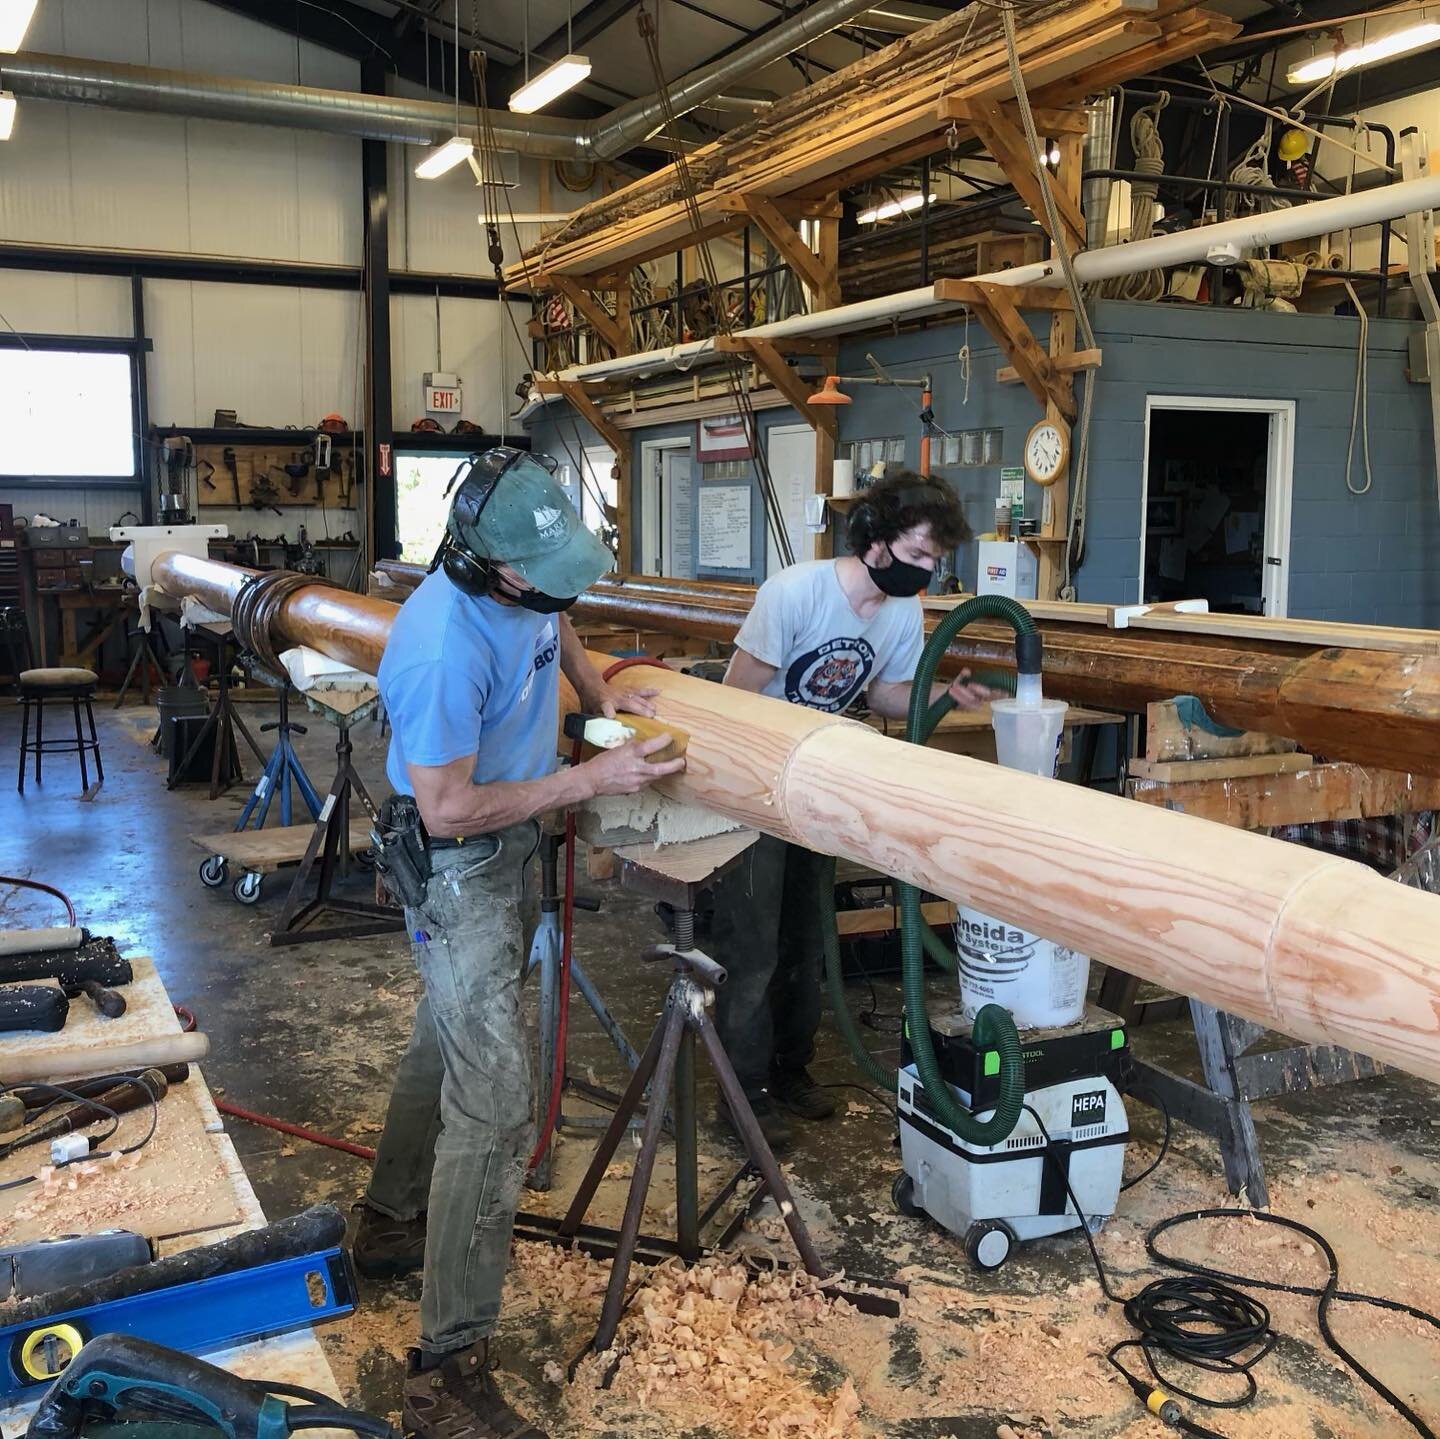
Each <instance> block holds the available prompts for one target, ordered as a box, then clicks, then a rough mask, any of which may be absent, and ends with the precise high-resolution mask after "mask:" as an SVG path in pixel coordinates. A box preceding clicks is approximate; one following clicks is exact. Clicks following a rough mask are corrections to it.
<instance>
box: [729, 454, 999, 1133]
mask: <svg viewBox="0 0 1440 1439" xmlns="http://www.w3.org/2000/svg"><path fill="white" fill-rule="evenodd" d="M969 535H970V527H969V526H968V525H967V524H966V522H965V516H964V513H963V511H962V510H961V508H960V503H959V501H958V500H957V499H956V497H955V495H954V493H953V491H951V490H950V488H949V487H948V486H947V485H946V484H945V483H944V482H943V481H941V480H926V479H922V478H921V477H920V476H918V475H914V474H902V475H897V476H894V477H892V478H888V479H885V480H882V481H880V482H879V483H878V484H876V485H873V486H872V487H871V488H870V489H869V490H867V491H865V493H864V495H863V497H862V498H861V499H860V500H859V501H858V502H857V503H856V505H855V507H854V509H852V511H851V515H850V532H849V548H850V551H851V553H849V554H848V555H844V556H842V557H841V558H839V559H834V560H815V561H812V562H809V563H806V564H798V565H792V566H790V568H788V569H785V570H782V571H781V572H780V573H779V574H777V575H773V576H772V577H771V578H770V579H768V580H766V582H765V583H764V584H763V585H761V587H760V590H759V592H758V593H757V594H756V596H755V604H754V606H753V607H752V608H751V610H750V613H749V615H748V616H747V617H746V619H745V623H744V624H743V625H741V627H740V632H739V634H738V635H737V636H736V637H735V644H736V649H735V655H734V657H733V658H732V659H731V661H730V667H729V669H728V670H727V671H726V674H725V683H726V684H727V685H735V686H737V687H738V688H740V689H746V690H752V691H755V692H757V693H759V694H766V695H770V696H772V697H773V698H775V699H786V700H789V701H790V702H791V703H792V704H801V705H806V706H808V707H809V708H811V709H818V710H825V711H827V712H829V713H839V712H840V711H842V710H844V709H846V708H848V707H849V706H850V705H851V704H852V703H854V701H855V700H857V699H858V698H859V697H860V695H861V693H862V692H863V693H865V695H866V699H867V703H868V704H869V706H870V709H871V710H872V711H874V712H875V713H876V714H881V715H886V716H890V717H894V718H903V717H904V715H905V714H906V713H907V711H908V709H909V705H910V684H911V680H912V679H913V677H914V674H915V667H916V665H917V664H918V663H919V660H920V652H921V650H922V649H923V648H924V644H925V630H924V612H923V610H922V607H921V604H920V600H919V595H920V592H921V591H922V590H923V589H925V587H926V586H927V585H928V584H929V583H930V581H931V580H932V578H933V577H934V571H935V567H936V564H937V563H938V561H939V560H940V557H941V556H942V555H944V554H945V553H946V552H948V551H950V550H953V549H954V548H955V546H956V545H958V544H959V543H960V542H961V540H964V539H968V538H969ZM945 690H946V686H944V685H941V684H937V685H936V686H934V689H933V692H932V695H931V699H932V700H933V699H934V698H936V697H938V696H939V695H941V694H943V693H945ZM949 692H950V693H951V694H952V695H953V696H954V698H955V701H956V703H957V704H958V705H960V706H961V707H962V708H964V709H973V708H975V707H976V706H978V705H980V704H983V703H984V702H985V700H987V699H988V698H989V694H990V692H989V691H988V690H987V689H985V688H984V687H983V686H980V685H974V684H970V683H969V682H968V673H967V674H962V675H961V676H960V678H959V679H957V680H956V681H955V682H954V683H953V684H952V685H950V686H949ZM825 865H826V861H825V859H824V858H823V857H822V856H819V855H814V854H811V853H810V852H809V851H808V850H805V849H802V848H800V847H799V846H797V845H792V844H786V843H785V842H784V841H782V840H778V839H772V838H771V837H769V836H768V835H762V836H761V838H760V839H759V841H758V842H757V843H756V844H755V845H754V846H753V847H752V848H751V849H750V850H749V851H748V852H747V854H746V856H745V859H744V860H743V861H742V862H741V863H740V864H739V865H738V866H737V867H736V868H735V869H733V870H731V871H730V873H729V874H727V875H726V876H725V878H724V879H723V880H721V881H720V883H719V884H718V885H717V886H716V890H715V920H714V926H713V930H712V938H711V947H712V950H713V952H714V955H715V958H716V959H717V960H719V961H720V962H721V963H722V964H723V965H724V966H725V967H726V969H727V970H728V971H729V979H728V981H727V982H726V983H725V984H724V985H722V986H721V987H720V989H718V990H717V991H716V1024H717V1027H718V1029H719V1032H720V1037H721V1038H722V1039H723V1040H724V1042H725V1047H726V1050H727V1051H728V1052H729V1055H730V1059H731V1061H732V1062H733V1063H734V1065H735V1072H736V1073H737V1074H738V1075H739V1078H740V1082H741V1084H742V1085H743V1086H744V1087H745V1092H746V1094H747V1095H748V1096H749V1099H750V1102H751V1105H752V1106H753V1107H754V1109H755V1114H756V1117H757V1119H759V1121H760V1125H761V1128H762V1129H763V1130H764V1131H765V1134H766V1137H767V1138H768V1139H769V1141H770V1143H771V1145H772V1146H773V1147H783V1146H784V1145H785V1144H787V1143H788V1142H789V1141H790V1139H791V1137H792V1136H791V1132H790V1125H789V1123H788V1120H787V1117H786V1111H788V1112H789V1113H790V1114H795V1115H798V1116H800V1117H802V1118H805V1119H825V1118H828V1117H829V1116H830V1115H831V1114H833V1113H834V1112H835V1102H834V1100H832V1099H831V1098H830V1097H829V1096H828V1095H827V1094H826V1093H825V1091H824V1090H823V1089H822V1088H820V1087H819V1086H818V1085H816V1083H815V1082H814V1080H813V1079H812V1078H811V1077H810V1074H809V1071H808V1068H807V1066H808V1065H809V1063H810V1060H811V1058H812V1056H813V1054H814V1049H815V1033H816V1031H817V1030H818V1029H819V1027H820V966H821V955H822V948H821V946H822V937H821V932H820V920H819V885H820V883H821V873H822V871H823V869H824V868H825Z"/></svg>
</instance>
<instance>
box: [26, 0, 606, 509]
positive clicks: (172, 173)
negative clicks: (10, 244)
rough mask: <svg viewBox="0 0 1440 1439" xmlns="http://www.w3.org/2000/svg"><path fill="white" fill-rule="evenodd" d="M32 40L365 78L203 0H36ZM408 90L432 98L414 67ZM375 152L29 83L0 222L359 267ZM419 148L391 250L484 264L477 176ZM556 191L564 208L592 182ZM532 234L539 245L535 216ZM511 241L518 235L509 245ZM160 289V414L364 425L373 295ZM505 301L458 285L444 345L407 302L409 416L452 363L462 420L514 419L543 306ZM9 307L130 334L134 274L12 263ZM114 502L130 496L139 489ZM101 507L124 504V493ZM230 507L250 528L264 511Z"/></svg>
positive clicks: (147, 244) (69, 50) (424, 308)
mask: <svg viewBox="0 0 1440 1439" xmlns="http://www.w3.org/2000/svg"><path fill="white" fill-rule="evenodd" d="M26 48H27V49H28V50H34V51H41V52H46V53H58V54H66V55H72V56H81V57H86V58H93V59H103V60H117V61H124V62H128V63H137V64H154V65H157V66H162V67H167V68H176V69H188V70H195V71H208V72H212V73H221V74H232V75H242V76H246V77H248V78H253V79H273V80H277V81H286V82H299V83H302V84H307V85H319V86H325V87H330V88H335V89H344V90H355V89H358V88H359V85H360V76H359V66H358V64H357V62H355V61H353V60H351V59H349V58H347V57H345V56H341V55H337V54H335V53H333V52H331V51H328V50H324V49H322V48H320V47H318V46H315V45H312V44H309V43H307V42H303V41H301V42H297V41H296V39H295V38H294V37H292V36H287V35H285V34H284V33H282V32H281V31H279V30H275V29H271V28H269V27H267V26H263V25H260V24H257V23H255V22H252V21H249V20H246V19H244V18H243V17H241V16H237V15H235V14H232V13H231V12H229V11H227V10H225V9H223V8H221V7H219V6H217V5H212V4H209V3H207V0H42V3H41V5H40V7H39V10H38V11H37V14H36V17H35V20H34V22H33V25H32V28H31V31H30V34H29V36H28V37H27V40H26ZM396 88H397V91H398V92H400V93H406V94H413V95H423V94H424V91H423V90H420V89H418V88H416V87H413V86H409V85H406V84H404V83H403V82H402V83H399V84H397V87H396ZM360 156H361V145H360V142H359V141H358V140H351V139H348V138H345V137H335V136H326V135H316V134H310V133H307V132H304V131H291V130H283V129H276V128H271V127H268V126H258V125H240V124H234V123H230V122H219V121H204V120H185V119H179V118H175V117H171V116H160V115H154V116H152V115H138V114H127V113H124V112H121V111H116V110H106V109H99V108H89V107H85V106H80V105H63V104H55V103H47V102H43V101H33V100H24V101H22V102H21V105H20V112H19V117H18V121H17V125H16V130H15V135H14V138H13V139H12V141H11V142H10V143H9V144H7V145H4V146H0V161H3V163H0V239H4V240H12V241H23V242H29V243H39V244H53V245H76V246H82V247H95V248H106V249H109V248H127V249H142V250H162V251H179V252H185V253H193V254H204V255H219V256H236V257H254V258H263V259H271V260H291V261H311V262H322V263H338V264H345V265H358V264H359V263H360V261H361V239H362V215H363V204H362V194H361V161H360ZM417 158H418V152H416V151H415V150H414V149H411V148H407V147H401V146H393V147H392V148H391V163H390V175H391V186H392V189H391V204H390V215H391V264H392V266H393V267H394V268H395V269H412V270H422V271H434V272H438V273H443V274H459V275H489V274H490V273H491V266H490V263H489V260H488V258H487V257H486V254H485V248H484V235H483V232H482V230H481V227H480V225H479V223H478V217H479V211H480V199H479V191H477V190H476V189H475V187H474V185H473V183H472V182H471V180H470V178H469V175H468V173H467V172H466V171H464V170H459V171H456V172H454V173H453V174H452V175H450V176H449V177H447V178H445V179H443V180H440V181H432V182H424V181H416V180H415V179H414V178H413V176H412V174H411V170H412V168H413V165H414V164H415V161H416V159H417ZM537 175H538V170H537V166H536V163H535V162H533V161H522V162H521V179H522V183H521V185H520V187H519V188H518V189H516V190H514V191H512V192H511V194H510V199H511V204H512V206H513V207H514V208H515V209H516V210H527V211H533V210H535V209H536V208H537V204H538V189H539V187H538V184H537ZM553 190H554V198H555V199H556V200H564V201H566V202H568V204H570V205H574V204H577V203H579V202H580V199H582V198H583V197H575V196H571V195H569V194H568V193H567V192H565V191H563V190H561V189H560V187H559V186H555V187H553ZM522 233H523V234H524V236H525V240H526V243H529V242H530V241H531V240H532V239H533V238H534V236H535V235H536V234H538V227H535V226H526V227H525V228H524V230H523V232H522ZM514 251H515V245H514V243H513V241H507V244H506V258H507V259H510V258H513V254H514ZM145 307H146V323H147V329H148V331H149V334H150V337H151V339H152V340H153V343H154V351H153V354H152V355H151V356H150V361H149V403H150V414H151V417H152V419H153V421H154V422H155V423H157V424H162V425H164V424H177V425H193V426H201V425H209V424H211V423H212V421H213V418H214V412H215V410H216V409H217V408H225V409H233V410H235V411H237V412H238V414H239V415H240V418H241V419H242V420H244V421H245V422H247V423H250V424H256V425H266V426H281V425H307V426H308V425H312V424H314V423H315V421H317V420H318V419H319V418H320V416H322V415H324V414H326V413H328V412H330V411H332V410H335V411H339V412H340V413H341V414H343V415H345V416H347V417H348V418H349V419H350V420H351V422H352V423H359V420H360V417H361V405H360V395H361V375H360V368H359V355H360V338H361V299H360V296H359V294H358V293H353V292H345V291H327V290H300V289H283V288H277V287H272V286H264V285H229V284H212V283H208V282H189V281H156V280H147V281H146V282H145ZM511 309H512V314H513V317H514V322H515V323H514V325H513V326H512V325H510V324H508V323H506V322H505V320H504V316H503V312H502V310H501V308H500V306H499V305H497V304H495V303H492V302H488V301H468V300H455V299H445V300H442V301H441V303H440V324H439V331H440V336H441V341H442V343H441V347H440V355H439V357H438V358H437V351H436V329H437V326H436V306H435V301H434V299H433V297H428V296H396V297H394V298H393V300H392V305H391V322H392V332H393V345H392V356H393V373H394V404H395V421H396V425H397V427H398V428H400V429H403V428H405V426H406V425H407V424H408V423H409V422H410V420H411V419H413V418H415V417H416V416H418V415H419V414H421V413H422V408H421V405H422V399H421V376H422V374H423V373H424V372H425V371H427V370H433V369H437V368H444V369H447V370H451V371H455V372H458V373H459V374H460V375H461V377H462V379H463V381H464V385H465V418H466V419H469V420H471V421H473V422H475V423H477V424H481V425H483V426H484V427H485V428H486V429H488V430H492V431H493V430H495V429H496V428H497V427H498V426H499V424H500V420H501V416H502V413H503V412H504V410H505V408H507V407H508V408H512V409H513V408H514V403H515V402H514V401H513V398H510V399H509V401H508V406H507V396H509V395H510V392H511V391H512V390H513V387H514V385H515V382H516V380H517V379H518V378H519V375H520V374H521V373H522V372H523V371H524V370H525V369H527V368H528V367H529V352H528V345H527V344H524V343H522V341H521V338H517V335H516V330H518V331H519V335H520V337H523V336H524V325H525V321H526V319H527V318H528V314H527V312H526V309H525V307H523V306H512V307H511ZM0 317H3V322H6V323H8V324H9V325H12V326H14V327H15V328H16V329H20V330H23V331H36V332H42V333H59V334H89V335H112V334H113V335H128V334H129V333H130V294H129V284H128V281H126V280H122V279H110V278H104V277H95V276H71V275H55V274H41V273H32V272H21V271H6V270H0ZM502 356H503V363H502ZM45 493H46V494H47V495H49V497H50V500H51V501H52V502H53V507H57V508H62V509H66V510H67V516H68V515H69V514H72V513H74V514H76V517H77V518H79V512H78V511H79V508H82V506H80V504H79V498H78V497H70V499H68V500H67V501H66V502H65V503H62V502H61V493H60V492H58V491H46V492H45ZM120 498H122V499H124V501H125V503H124V504H123V505H120V506H119V508H125V507H127V506H129V505H131V504H133V503H134V502H135V501H136V500H137V499H138V496H134V495H129V494H128V493H126V494H122V495H121V496H120ZM5 499H10V500H13V501H14V502H15V503H16V505H17V509H18V510H19V511H22V512H28V511H30V510H33V509H35V508H39V507H40V504H39V497H38V496H37V492H36V491H34V490H26V491H12V492H10V493H8V494H7V493H5V492H3V491H0V500H5ZM97 504H98V508H99V510H103V511H104V514H105V519H106V522H108V520H109V518H111V517H112V515H111V511H113V510H116V509H117V506H116V492H114V491H108V492H105V493H104V494H103V495H101V496H100V497H99V498H98V501H97ZM67 505H68V506H69V507H68V508H67ZM208 513H210V512H209V511H208V510H207V514H208ZM214 513H215V517H216V518H217V519H219V520H226V519H227V518H228V516H227V515H226V513H225V512H222V511H216V512H214ZM292 513H293V512H292ZM288 518H289V515H288V514H287V519H288ZM236 519H237V520H239V521H240V522H241V524H240V528H241V529H242V530H248V529H249V528H251V527H252V525H253V521H254V516H253V512H249V511H247V512H245V514H244V515H241V516H236ZM302 522H306V523H308V524H309V526H310V528H311V530H312V533H314V532H316V531H317V530H318V529H319V528H320V526H319V524H318V522H317V517H316V516H314V515H308V514H307V515H306V516H305V517H304V519H303V520H302ZM96 523H97V526H98V520H97V521H96ZM341 528H344V525H342V526H341Z"/></svg>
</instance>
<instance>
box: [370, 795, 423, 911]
mask: <svg viewBox="0 0 1440 1439" xmlns="http://www.w3.org/2000/svg"><path fill="white" fill-rule="evenodd" d="M370 838H371V840H372V841H373V842H374V845H375V856H376V859H375V867H376V869H378V870H379V871H380V875H381V878H382V880H383V881H384V884H385V888H386V889H387V890H389V892H390V896H391V898H392V899H394V900H395V901H396V902H397V903H399V904H402V905H404V906H405V907H406V908H407V909H419V908H420V906H421V905H423V904H424V903H425V895H426V886H427V885H428V884H429V882H430V873H431V871H430V848H429V845H430V836H429V835H428V834H427V833H426V832H425V825H424V822H423V821H422V820H421V818H420V807H419V805H417V804H416V803H415V800H414V797H413V796H411V795H408V794H392V795H391V796H390V797H389V798H388V799H387V800H386V801H385V802H384V803H383V804H382V805H381V806H380V813H379V816H378V819H377V821H376V824H375V827H374V828H373V829H372V830H371V831H370Z"/></svg>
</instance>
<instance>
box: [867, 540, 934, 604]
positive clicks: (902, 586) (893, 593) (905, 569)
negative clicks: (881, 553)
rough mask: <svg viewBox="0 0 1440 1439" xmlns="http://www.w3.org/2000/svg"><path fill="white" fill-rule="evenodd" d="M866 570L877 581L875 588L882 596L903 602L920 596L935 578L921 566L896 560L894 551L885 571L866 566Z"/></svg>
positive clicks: (873, 566)
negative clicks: (913, 596) (914, 596)
mask: <svg viewBox="0 0 1440 1439" xmlns="http://www.w3.org/2000/svg"><path fill="white" fill-rule="evenodd" d="M886 548H889V547H888V546H887V547H886ZM865 568H866V569H867V570H868V571H869V573H870V578H871V579H872V580H874V581H875V588H876V589H877V590H879V591H880V593H881V594H883V595H889V596H890V597H891V599H900V600H903V599H909V598H910V597H911V596H912V595H918V594H919V593H920V591H921V590H923V589H924V588H925V586H926V585H928V584H929V583H930V581H931V580H933V579H934V578H935V576H934V574H932V573H931V571H929V570H927V569H925V568H923V567H922V566H920V565H912V564H907V563H906V561H904V560H901V559H896V557H895V551H894V550H891V551H890V563H889V564H888V565H886V566H885V567H884V568H883V569H881V568H878V567H877V566H875V565H866V566H865Z"/></svg>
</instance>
